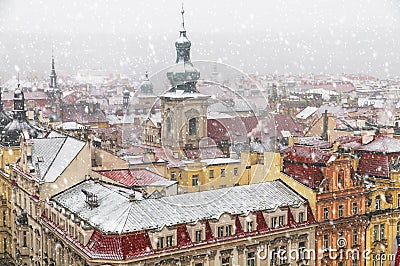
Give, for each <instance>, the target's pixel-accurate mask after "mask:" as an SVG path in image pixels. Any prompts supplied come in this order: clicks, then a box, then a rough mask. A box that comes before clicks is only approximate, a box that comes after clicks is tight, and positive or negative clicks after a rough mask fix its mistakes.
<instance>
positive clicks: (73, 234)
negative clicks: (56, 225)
mask: <svg viewBox="0 0 400 266" xmlns="http://www.w3.org/2000/svg"><path fill="white" fill-rule="evenodd" d="M69 235H70V236H72V237H75V228H74V226H73V225H70V226H69Z"/></svg>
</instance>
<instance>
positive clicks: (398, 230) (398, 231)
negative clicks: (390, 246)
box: [397, 222, 400, 236]
mask: <svg viewBox="0 0 400 266" xmlns="http://www.w3.org/2000/svg"><path fill="white" fill-rule="evenodd" d="M397 235H398V236H400V222H398V223H397Z"/></svg>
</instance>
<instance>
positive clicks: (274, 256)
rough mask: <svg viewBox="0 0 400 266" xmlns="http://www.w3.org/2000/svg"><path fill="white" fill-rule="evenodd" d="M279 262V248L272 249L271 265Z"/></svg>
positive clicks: (273, 265)
mask: <svg viewBox="0 0 400 266" xmlns="http://www.w3.org/2000/svg"><path fill="white" fill-rule="evenodd" d="M277 263H278V249H277V248H273V249H272V250H271V263H270V265H272V266H275V265H277Z"/></svg>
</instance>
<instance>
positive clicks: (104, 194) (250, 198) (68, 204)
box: [52, 180, 306, 233]
mask: <svg viewBox="0 0 400 266" xmlns="http://www.w3.org/2000/svg"><path fill="white" fill-rule="evenodd" d="M82 189H84V190H86V191H89V192H91V193H93V194H96V195H97V198H98V203H99V205H98V207H95V208H89V207H88V206H87V205H86V203H85V194H84V193H82ZM52 200H53V201H55V202H56V203H57V204H59V205H61V206H62V207H64V208H66V209H68V210H70V211H71V212H73V213H74V214H75V215H77V216H79V217H80V218H81V219H83V220H85V221H86V222H88V223H89V224H91V225H92V226H94V227H96V228H98V229H99V230H101V231H103V232H105V233H128V232H134V231H141V230H147V229H155V230H161V229H162V228H163V227H164V226H172V225H178V224H182V223H196V222H197V221H199V220H205V219H219V217H220V216H221V215H222V214H224V213H229V214H248V213H249V212H251V211H259V210H262V211H264V210H266V211H268V210H270V211H273V210H276V209H277V208H279V207H284V206H292V207H298V206H300V205H301V204H304V203H305V202H306V200H305V199H304V198H303V197H301V196H300V195H299V194H297V193H296V192H295V191H293V190H292V189H291V188H290V187H288V186H287V185H286V184H285V183H283V181H281V180H275V181H272V182H266V183H260V184H253V185H246V186H237V187H230V188H221V189H217V190H210V191H203V192H196V193H188V194H182V195H175V196H169V197H163V198H160V199H144V200H136V201H129V197H128V196H127V195H126V193H122V192H120V190H119V189H118V187H115V186H110V185H105V184H103V183H100V182H94V181H92V180H88V181H84V182H82V183H79V184H78V185H76V186H74V187H71V188H69V189H67V190H65V191H63V192H61V193H59V194H57V195H55V196H54V197H53V198H52Z"/></svg>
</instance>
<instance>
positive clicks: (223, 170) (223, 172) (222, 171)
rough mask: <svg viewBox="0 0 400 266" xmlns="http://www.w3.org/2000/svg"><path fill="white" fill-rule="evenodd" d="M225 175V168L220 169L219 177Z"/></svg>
mask: <svg viewBox="0 0 400 266" xmlns="http://www.w3.org/2000/svg"><path fill="white" fill-rule="evenodd" d="M224 176H225V169H221V177H224Z"/></svg>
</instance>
